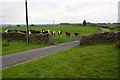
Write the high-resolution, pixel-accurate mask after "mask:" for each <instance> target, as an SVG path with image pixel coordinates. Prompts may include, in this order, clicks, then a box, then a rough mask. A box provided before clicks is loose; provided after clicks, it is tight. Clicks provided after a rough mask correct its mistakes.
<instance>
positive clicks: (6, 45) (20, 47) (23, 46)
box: [2, 25, 98, 55]
mask: <svg viewBox="0 0 120 80" xmlns="http://www.w3.org/2000/svg"><path fill="white" fill-rule="evenodd" d="M7 29H8V30H25V29H26V27H3V28H2V31H3V32H4V31H5V30H7ZM29 29H31V30H41V29H45V30H50V31H59V30H60V31H63V36H62V37H61V38H59V37H58V36H55V37H53V41H52V43H51V44H49V45H55V44H60V43H65V42H70V41H74V40H80V36H81V35H83V34H90V33H95V32H98V28H97V27H96V28H95V27H90V26H86V27H84V26H70V25H69V26H54V27H40V26H37V27H36V26H33V27H29ZM65 32H71V37H70V38H66V36H65ZM75 32H79V33H80V36H79V37H75V36H74V33H75ZM44 46H48V44H33V43H30V44H27V43H26V42H23V41H3V42H2V50H3V51H2V55H6V54H10V53H15V52H20V51H25V50H29V49H34V48H40V47H44Z"/></svg>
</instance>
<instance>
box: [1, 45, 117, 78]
mask: <svg viewBox="0 0 120 80" xmlns="http://www.w3.org/2000/svg"><path fill="white" fill-rule="evenodd" d="M117 77H118V52H117V48H116V47H115V45H114V44H102V45H100V44H99V45H91V46H82V47H81V46H78V47H74V48H71V49H69V50H65V51H62V52H59V53H56V54H52V55H49V56H46V57H43V58H41V59H37V60H34V61H31V62H28V63H24V64H20V65H17V66H14V67H11V68H7V69H4V70H3V78H117Z"/></svg>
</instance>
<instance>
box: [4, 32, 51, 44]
mask: <svg viewBox="0 0 120 80" xmlns="http://www.w3.org/2000/svg"><path fill="white" fill-rule="evenodd" d="M2 40H22V41H26V34H24V33H2ZM29 41H30V42H32V43H51V42H52V36H51V34H47V33H46V34H30V35H29Z"/></svg>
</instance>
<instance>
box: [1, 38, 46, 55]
mask: <svg viewBox="0 0 120 80" xmlns="http://www.w3.org/2000/svg"><path fill="white" fill-rule="evenodd" d="M45 46H48V44H33V43H29V44H28V43H26V42H23V41H10V40H3V41H2V55H6V54H10V53H16V52H21V51H25V50H30V49H34V48H40V47H45Z"/></svg>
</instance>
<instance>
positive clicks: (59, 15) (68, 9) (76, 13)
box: [0, 0, 119, 24]
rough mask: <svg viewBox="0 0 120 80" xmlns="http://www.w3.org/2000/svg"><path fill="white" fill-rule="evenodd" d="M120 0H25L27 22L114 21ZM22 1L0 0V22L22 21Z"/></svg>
mask: <svg viewBox="0 0 120 80" xmlns="http://www.w3.org/2000/svg"><path fill="white" fill-rule="evenodd" d="M118 1H119V0H28V12H29V24H52V23H53V20H54V21H55V23H63V22H68V23H81V22H82V21H83V20H86V21H87V22H98V23H101V22H105V23H108V22H112V23H113V22H117V21H118ZM24 2H25V0H0V12H2V13H0V19H2V24H25V3H24Z"/></svg>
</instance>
